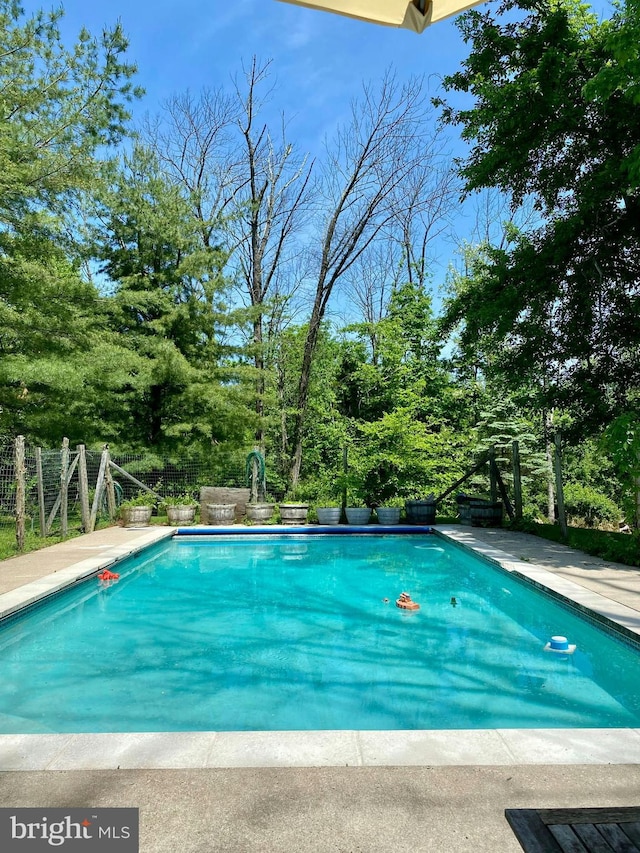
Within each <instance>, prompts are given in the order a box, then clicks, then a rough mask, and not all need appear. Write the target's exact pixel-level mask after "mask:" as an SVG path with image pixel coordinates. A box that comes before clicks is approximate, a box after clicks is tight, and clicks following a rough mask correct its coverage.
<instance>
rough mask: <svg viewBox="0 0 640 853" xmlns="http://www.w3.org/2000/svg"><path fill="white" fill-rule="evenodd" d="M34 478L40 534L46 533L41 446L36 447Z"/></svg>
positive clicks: (44, 534)
mask: <svg viewBox="0 0 640 853" xmlns="http://www.w3.org/2000/svg"><path fill="white" fill-rule="evenodd" d="M36 480H37V481H38V516H39V521H40V536H46V535H47V517H46V512H45V508H44V477H43V475H42V448H41V447H36Z"/></svg>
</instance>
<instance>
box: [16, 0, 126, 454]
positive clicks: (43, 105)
mask: <svg viewBox="0 0 640 853" xmlns="http://www.w3.org/2000/svg"><path fill="white" fill-rule="evenodd" d="M61 15H62V12H61V11H59V10H58V11H55V12H51V13H45V12H36V13H35V14H33V15H31V16H28V17H25V16H24V14H23V12H22V10H21V9H20V7H19V6H18V5H17V4H16V3H12V2H6V0H0V116H1V117H2V121H1V122H0V356H1V358H0V364H1V367H0V407H1V411H0V418H1V419H2V425H3V426H2V428H3V430H7V431H8V432H11V433H13V432H15V431H16V430H20V431H21V432H25V433H26V434H28V435H33V437H35V438H38V439H42V440H46V439H47V438H50V437H51V432H52V430H54V429H58V428H60V426H61V424H62V423H63V422H64V421H65V417H66V420H67V421H68V426H67V428H66V429H65V430H64V431H65V432H66V433H67V434H69V432H70V431H71V429H70V428H73V429H76V427H77V428H78V429H80V428H81V427H82V428H83V429H86V430H87V431H88V432H89V434H91V426H92V424H93V423H94V421H95V415H96V408H97V407H96V406H94V405H92V401H91V394H90V393H89V390H90V388H91V386H92V385H93V384H94V383H95V382H97V385H98V386H99V387H103V388H105V387H109V386H110V383H111V382H112V381H113V380H112V378H110V379H109V380H107V381H105V378H104V376H103V375H102V374H101V370H100V367H99V365H102V366H104V365H105V364H107V363H109V364H112V365H114V361H115V362H117V359H116V358H115V356H116V354H117V352H118V345H117V343H116V342H115V341H113V340H109V339H108V335H106V336H105V335H104V334H103V330H104V315H103V314H102V313H101V311H102V306H101V300H100V298H99V295H98V293H97V291H96V289H95V288H94V287H93V286H92V285H90V284H88V283H87V282H86V281H83V278H82V276H81V274H80V267H79V265H78V263H77V261H76V260H74V258H75V256H76V254H77V253H76V248H77V247H76V245H75V241H74V240H73V239H72V238H70V236H69V235H70V234H73V233H74V232H73V225H74V222H73V212H74V211H75V202H76V201H77V200H78V199H79V198H81V196H82V195H83V194H84V193H86V192H88V191H89V190H91V189H92V188H93V187H94V186H95V184H96V181H97V176H98V173H99V168H100V166H99V160H98V155H99V154H104V153H105V152H108V150H109V147H110V146H113V145H114V144H116V143H117V142H119V141H120V139H121V138H122V137H123V135H124V134H125V133H126V129H127V122H128V119H129V114H128V110H127V104H128V102H129V101H131V99H133V98H135V97H136V96H137V95H138V94H139V90H137V89H136V88H134V86H133V84H132V77H133V74H134V72H135V68H134V66H133V65H131V64H129V63H127V62H125V61H124V58H123V57H124V53H125V51H126V48H127V42H126V39H125V37H124V35H123V33H122V30H121V28H120V26H116V27H115V28H114V29H111V30H108V29H105V31H104V32H103V33H102V35H101V36H100V37H99V38H94V37H92V36H91V35H90V34H89V33H87V32H86V31H84V30H83V31H82V32H81V33H80V35H79V37H78V40H77V42H76V44H75V45H73V46H71V47H70V48H67V47H66V46H65V45H64V43H63V41H62V39H61V35H60V31H59V28H58V23H59V20H60V17H61ZM116 372H117V371H116V369H115V365H114V370H113V371H112V377H113V374H114V373H116ZM70 437H71V436H70ZM76 437H77V438H78V439H80V438H81V437H82V438H84V437H85V436H80V435H77V436H76ZM59 439H60V433H58V434H57V435H56V436H55V440H56V442H57V441H59Z"/></svg>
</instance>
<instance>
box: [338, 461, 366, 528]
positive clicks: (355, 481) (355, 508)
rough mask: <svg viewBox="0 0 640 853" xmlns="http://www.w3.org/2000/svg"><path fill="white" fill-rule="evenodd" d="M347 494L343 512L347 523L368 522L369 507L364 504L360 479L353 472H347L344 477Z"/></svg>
mask: <svg viewBox="0 0 640 853" xmlns="http://www.w3.org/2000/svg"><path fill="white" fill-rule="evenodd" d="M344 486H346V488H345V491H346V495H347V506H346V507H345V510H344V511H345V514H346V516H347V524H368V523H369V520H370V518H371V507H369V506H366V504H365V495H364V490H363V485H362V480H361V479H360V477H358V476H357V475H356V474H355V473H353V472H349V473H348V474H346V476H345V478H344Z"/></svg>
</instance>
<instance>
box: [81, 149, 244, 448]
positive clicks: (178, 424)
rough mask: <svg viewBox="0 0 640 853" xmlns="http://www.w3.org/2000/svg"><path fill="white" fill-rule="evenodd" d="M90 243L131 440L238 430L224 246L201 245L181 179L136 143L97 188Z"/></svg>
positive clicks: (239, 372) (200, 439)
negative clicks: (123, 372) (123, 371)
mask: <svg viewBox="0 0 640 853" xmlns="http://www.w3.org/2000/svg"><path fill="white" fill-rule="evenodd" d="M98 219H99V221H100V223H101V226H100V227H99V228H97V229H96V234H95V252H96V256H97V258H98V259H99V260H100V261H101V262H102V264H103V265H102V273H103V274H105V275H107V276H108V277H109V279H110V280H111V281H113V282H114V283H115V291H114V293H113V296H112V298H111V299H110V301H109V305H110V311H111V325H112V328H113V329H114V330H115V331H116V332H117V333H118V334H119V335H120V336H121V339H122V340H123V341H124V342H125V345H126V346H127V348H128V349H130V350H131V351H132V353H133V354H134V355H135V356H136V367H135V370H132V372H131V381H130V386H129V391H128V397H127V396H125V398H124V400H125V402H126V407H125V408H126V412H127V413H128V419H129V428H128V431H127V433H126V435H127V436H128V441H129V443H130V444H132V445H134V446H140V447H146V448H149V449H155V450H163V451H164V452H173V451H175V450H177V449H179V448H180V447H182V446H183V445H184V444H185V443H187V442H188V443H190V444H193V445H200V446H201V447H202V446H207V445H210V443H211V442H212V441H224V440H227V439H228V438H230V437H231V436H234V437H235V438H236V439H237V441H239V442H240V443H244V442H245V440H246V435H245V433H246V429H247V427H248V423H247V420H248V419H247V413H246V410H245V408H244V406H245V403H246V399H245V396H246V380H247V378H248V377H247V373H248V368H247V367H246V366H245V365H244V364H243V360H242V358H241V356H240V355H239V354H238V351H237V347H236V346H234V345H233V344H232V342H231V338H232V325H233V323H234V322H240V323H242V316H241V314H240V313H236V314H234V313H233V312H231V311H230V309H229V308H228V306H227V305H226V303H225V291H226V290H227V288H228V284H227V282H226V281H225V279H224V276H223V275H222V267H223V266H224V263H225V260H226V256H225V254H224V252H222V251H221V249H220V248H217V247H215V246H213V245H210V246H205V245H203V243H202V239H201V233H200V229H201V222H200V221H199V220H198V219H197V217H195V216H194V214H193V207H192V205H191V203H190V199H188V198H186V197H185V196H184V194H183V188H182V187H181V186H179V185H178V184H177V183H176V182H174V181H172V180H170V179H168V178H167V176H166V175H165V174H164V172H163V171H162V169H161V168H160V164H159V163H158V160H157V158H156V156H155V155H154V154H153V153H152V152H150V151H148V150H147V149H145V148H143V147H141V146H135V147H134V149H133V152H132V153H131V155H125V156H124V157H123V160H122V164H121V166H120V168H114V170H113V171H112V174H111V180H110V182H109V186H108V187H107V188H106V189H105V191H104V192H103V194H102V198H101V202H100V207H99V210H98Z"/></svg>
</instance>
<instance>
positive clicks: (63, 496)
mask: <svg viewBox="0 0 640 853" xmlns="http://www.w3.org/2000/svg"><path fill="white" fill-rule="evenodd" d="M68 473H69V439H68V438H63V439H62V450H61V451H60V532H61V533H62V538H63V539H64V538H65V537H66V536H67V534H68V532H69V530H68V527H69V518H68V508H69V483H68V482H67V474H68Z"/></svg>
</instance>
